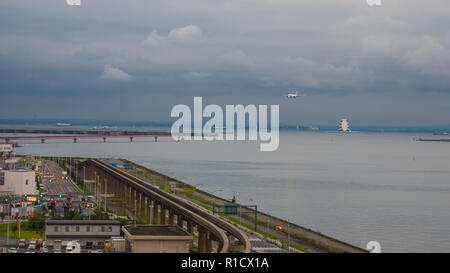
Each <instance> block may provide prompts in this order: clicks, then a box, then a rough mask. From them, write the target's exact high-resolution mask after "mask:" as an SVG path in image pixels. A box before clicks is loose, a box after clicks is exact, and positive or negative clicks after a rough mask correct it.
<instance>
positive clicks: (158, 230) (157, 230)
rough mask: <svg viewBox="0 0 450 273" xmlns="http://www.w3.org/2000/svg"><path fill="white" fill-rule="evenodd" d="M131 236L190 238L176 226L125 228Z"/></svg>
mask: <svg viewBox="0 0 450 273" xmlns="http://www.w3.org/2000/svg"><path fill="white" fill-rule="evenodd" d="M124 228H125V229H126V231H127V232H128V233H129V234H130V235H132V236H152V235H153V236H191V235H190V234H189V233H187V232H186V231H184V230H182V229H181V228H179V227H177V226H140V225H138V226H136V227H135V226H125V227H124Z"/></svg>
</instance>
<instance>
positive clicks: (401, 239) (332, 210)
mask: <svg viewBox="0 0 450 273" xmlns="http://www.w3.org/2000/svg"><path fill="white" fill-rule="evenodd" d="M414 137H421V135H419V134H406V133H405V134H394V133H357V132H355V133H351V134H338V133H326V132H320V133H305V132H301V133H299V132H281V135H280V147H279V149H278V150H277V151H276V152H260V151H259V144H258V143H256V142H243V141H240V142H238V141H236V142H224V141H215V142H207V141H201V142H198V141H190V142H179V143H176V142H172V141H169V140H163V139H159V140H158V142H157V143H154V142H153V141H142V140H141V141H139V140H134V142H133V143H128V142H126V141H121V140H108V141H109V142H110V143H100V142H96V141H92V142H89V143H82V142H81V141H79V143H76V144H74V143H60V144H58V143H52V144H50V143H48V144H27V145H24V146H23V147H21V148H18V149H17V150H16V152H17V153H23V154H35V155H54V156H86V157H105V156H106V157H120V158H127V159H130V160H133V161H136V162H138V163H141V164H143V165H146V166H148V167H151V168H154V169H156V170H158V171H161V172H164V173H167V174H168V175H170V176H173V177H176V178H178V179H181V180H183V181H186V182H188V183H190V184H192V185H195V184H197V186H198V187H199V188H201V189H204V190H206V191H209V192H214V194H216V195H219V196H222V197H224V198H227V199H231V198H232V196H233V192H235V194H236V197H237V199H238V202H241V203H243V204H257V205H258V209H259V210H262V211H266V212H269V213H271V214H273V215H276V216H278V217H281V218H284V219H290V221H292V222H295V223H297V224H300V225H302V226H306V227H309V228H312V229H314V230H317V231H319V232H321V233H324V234H327V235H330V236H333V237H335V238H338V239H340V240H343V241H346V242H349V243H352V244H354V245H357V246H360V247H362V248H365V246H366V243H367V242H369V241H372V240H375V241H378V242H380V243H381V248H382V251H383V252H416V251H418V252H450V236H449V235H450V209H449V208H450V143H440V142H416V141H413V138H414ZM113 141H114V143H112V142H113Z"/></svg>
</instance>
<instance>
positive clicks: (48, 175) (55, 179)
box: [41, 160, 81, 196]
mask: <svg viewBox="0 0 450 273" xmlns="http://www.w3.org/2000/svg"><path fill="white" fill-rule="evenodd" d="M41 170H42V173H41V177H42V184H43V189H44V194H46V195H59V194H62V195H67V196H71V195H78V194H81V191H80V190H79V189H78V188H77V186H75V185H74V184H73V183H72V181H70V179H68V177H67V176H63V175H62V172H63V171H62V169H61V168H60V167H59V165H58V164H57V163H56V162H54V161H51V160H42V169H41ZM50 180H52V182H50Z"/></svg>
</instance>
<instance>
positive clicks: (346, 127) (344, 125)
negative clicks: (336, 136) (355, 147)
mask: <svg viewBox="0 0 450 273" xmlns="http://www.w3.org/2000/svg"><path fill="white" fill-rule="evenodd" d="M339 131H341V132H344V133H349V132H351V130H350V124H349V123H348V120H347V119H346V118H343V119H341V121H340V122H339Z"/></svg>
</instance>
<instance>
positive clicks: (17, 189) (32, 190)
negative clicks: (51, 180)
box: [0, 170, 39, 195]
mask: <svg viewBox="0 0 450 273" xmlns="http://www.w3.org/2000/svg"><path fill="white" fill-rule="evenodd" d="M1 172H3V173H4V184H3V185H0V191H13V192H14V193H15V194H17V195H24V194H29V195H31V194H38V193H39V191H38V190H36V178H35V173H34V171H31V170H3V171H1ZM0 175H1V174H0Z"/></svg>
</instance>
